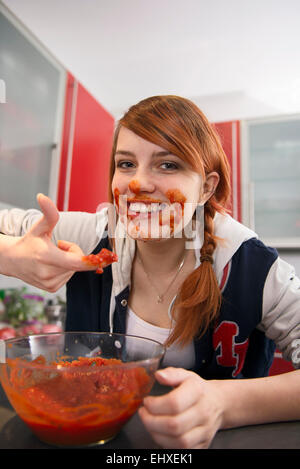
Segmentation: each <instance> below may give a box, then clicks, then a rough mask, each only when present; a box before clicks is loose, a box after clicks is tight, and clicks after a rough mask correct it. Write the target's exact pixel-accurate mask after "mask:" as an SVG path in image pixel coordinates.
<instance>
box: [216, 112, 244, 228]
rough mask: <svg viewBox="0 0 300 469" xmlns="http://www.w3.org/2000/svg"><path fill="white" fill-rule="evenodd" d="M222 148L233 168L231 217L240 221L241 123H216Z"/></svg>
mask: <svg viewBox="0 0 300 469" xmlns="http://www.w3.org/2000/svg"><path fill="white" fill-rule="evenodd" d="M214 127H215V129H216V131H217V133H218V135H219V137H220V139H221V143H222V147H223V149H224V151H225V154H226V156H227V158H228V161H229V164H230V167H231V203H230V207H229V208H230V209H231V216H232V217H233V218H235V219H236V220H238V221H241V218H242V202H241V165H240V123H239V121H232V122H220V123H215V124H214Z"/></svg>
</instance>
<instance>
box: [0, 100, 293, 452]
mask: <svg viewBox="0 0 300 469" xmlns="http://www.w3.org/2000/svg"><path fill="white" fill-rule="evenodd" d="M110 177H111V183H110V201H111V202H112V203H113V204H114V207H115V209H116V214H117V215H116V217H114V216H113V215H114V214H113V213H111V210H110V209H109V208H103V209H101V210H99V211H98V212H97V213H96V214H84V213H78V212H77V213H61V214H59V213H58V212H57V209H56V207H55V205H54V204H53V203H52V202H51V201H50V200H49V199H48V198H47V197H45V196H43V195H41V194H40V195H39V196H38V201H39V204H40V207H41V211H42V212H43V216H42V217H41V213H40V212H39V211H36V210H28V211H23V210H18V209H13V210H11V211H7V210H3V211H2V212H0V231H1V232H2V233H3V234H2V235H0V266H1V267H0V269H1V273H3V274H4V275H11V276H15V277H18V278H21V279H23V280H24V281H26V282H27V283H31V284H32V285H36V286H38V287H40V288H43V289H46V290H49V291H56V290H57V289H58V288H60V287H61V286H62V285H64V284H65V283H66V282H68V283H67V303H68V314H67V323H66V329H67V330H86V331H107V330H110V331H116V332H127V333H129V334H134V335H142V336H146V337H150V338H153V339H156V340H158V341H160V342H162V343H165V344H166V347H167V351H166V355H165V359H164V363H163V365H164V368H162V369H161V370H160V371H158V372H157V374H156V377H157V380H158V381H159V382H161V383H162V384H166V385H169V386H171V387H173V388H174V389H173V390H172V391H170V392H169V393H168V394H166V395H164V396H159V397H153V396H149V397H147V398H146V399H145V400H144V405H143V407H141V408H140V410H139V414H140V417H141V419H142V421H143V422H144V424H145V426H146V428H147V429H148V431H149V432H150V433H151V435H152V437H153V439H154V440H155V441H156V442H157V443H158V444H159V445H160V446H162V447H164V448H207V447H209V445H210V442H211V440H212V439H213V437H214V435H215V433H216V432H217V431H218V429H220V428H229V427H235V426H241V425H246V424H255V423H262V422H270V421H279V420H291V419H299V418H300V392H299V391H300V372H299V371H298V370H295V371H293V372H291V373H287V374H284V375H279V376H273V377H269V376H268V370H269V367H270V365H271V363H272V358H273V352H274V348H275V346H277V347H278V348H280V349H281V350H282V351H283V353H284V356H285V358H287V359H289V360H291V361H292V362H293V364H294V365H295V368H297V365H298V361H299V360H298V354H299V353H298V352H299V342H300V341H299V339H300V326H299V324H300V282H299V280H298V278H297V277H296V276H295V273H294V271H293V268H292V267H291V266H290V265H288V264H287V263H285V262H284V261H283V260H281V259H280V258H279V257H278V255H277V252H276V251H275V250H274V249H270V248H268V247H266V246H264V244H263V243H262V242H261V241H259V240H258V239H257V235H256V234H255V233H254V232H252V231H251V230H249V229H248V228H246V227H245V226H243V225H241V224H239V223H238V222H236V221H235V220H233V219H232V218H231V217H230V216H229V215H228V213H227V210H226V209H227V207H228V200H229V196H230V183H229V181H230V177H229V167H228V162H227V158H226V155H225V154H224V152H223V150H222V147H221V144H220V142H219V139H218V136H217V135H216V133H215V132H214V130H213V128H212V126H211V125H210V124H209V122H208V121H207V119H206V118H205V116H204V115H203V114H202V113H201V111H200V110H199V109H198V108H197V107H196V106H195V105H194V104H193V103H192V102H190V101H188V100H186V99H183V98H179V97H176V96H156V97H152V98H148V99H146V100H143V101H141V102H140V103H138V104H137V105H135V106H133V107H132V108H130V109H129V111H128V112H127V113H126V114H125V115H124V117H123V118H122V119H121V120H120V122H119V124H118V126H117V129H116V132H115V139H114V143H113V151H112V160H111V172H110ZM101 248H108V249H113V250H114V251H115V252H116V254H117V255H118V262H115V263H113V264H112V265H111V266H110V267H107V268H106V269H104V272H103V274H102V275H96V274H95V273H94V272H93V270H95V267H93V266H91V267H88V266H87V265H86V264H85V263H84V262H83V260H82V256H83V253H84V254H89V253H91V252H94V253H96V252H98V251H99V250H100V249H101ZM299 357H300V355H299ZM239 378H243V379H239Z"/></svg>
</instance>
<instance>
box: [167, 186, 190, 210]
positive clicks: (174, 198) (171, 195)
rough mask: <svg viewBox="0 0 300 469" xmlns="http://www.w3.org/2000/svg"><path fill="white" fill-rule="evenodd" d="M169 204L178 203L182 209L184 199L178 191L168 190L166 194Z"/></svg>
mask: <svg viewBox="0 0 300 469" xmlns="http://www.w3.org/2000/svg"><path fill="white" fill-rule="evenodd" d="M166 196H167V197H168V199H169V201H170V202H171V204H174V203H176V202H177V203H178V204H180V205H181V207H182V209H183V208H184V203H185V202H186V197H185V196H184V195H183V194H182V192H181V191H180V190H179V189H170V190H168V191H167V192H166Z"/></svg>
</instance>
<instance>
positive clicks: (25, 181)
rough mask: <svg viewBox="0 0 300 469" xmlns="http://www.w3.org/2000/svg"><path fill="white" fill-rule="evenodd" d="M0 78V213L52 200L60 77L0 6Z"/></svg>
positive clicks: (57, 148)
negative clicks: (1, 89) (1, 96)
mask: <svg viewBox="0 0 300 469" xmlns="http://www.w3.org/2000/svg"><path fill="white" fill-rule="evenodd" d="M0 79H1V80H2V83H4V84H5V91H6V96H5V98H6V99H5V102H4V103H3V102H2V103H0V208H2V207H9V206H14V207H15V206H16V207H20V208H29V207H36V206H37V204H36V194H37V193H38V192H43V193H45V194H47V195H50V197H52V198H53V199H54V200H55V199H56V193H57V181H58V172H59V159H60V141H61V133H62V118H63V106H64V93H65V81H66V72H65V70H64V69H63V67H62V66H61V65H60V64H58V63H57V61H56V60H55V59H54V58H53V57H52V56H51V55H50V53H48V52H47V51H46V50H45V48H44V47H42V46H41V45H40V44H39V42H38V41H37V40H36V39H35V38H33V37H32V35H31V34H30V33H29V32H28V31H27V30H26V29H25V28H24V27H23V26H21V25H20V23H19V22H18V21H16V20H15V18H14V17H13V16H12V15H11V14H10V13H9V12H7V10H6V9H5V8H4V7H2V6H1V5H0Z"/></svg>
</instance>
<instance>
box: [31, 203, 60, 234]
mask: <svg viewBox="0 0 300 469" xmlns="http://www.w3.org/2000/svg"><path fill="white" fill-rule="evenodd" d="M37 201H38V203H39V206H40V208H41V211H42V212H43V216H42V217H41V218H40V219H39V220H38V221H37V222H36V223H35V224H34V225H33V227H32V228H31V230H30V232H31V234H33V235H34V236H42V235H44V234H49V236H51V234H52V231H53V228H54V227H55V225H56V223H57V222H58V220H59V212H58V210H57V208H56V206H55V204H54V203H53V202H52V200H51V199H49V197H47V196H46V195H44V194H38V195H37Z"/></svg>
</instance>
